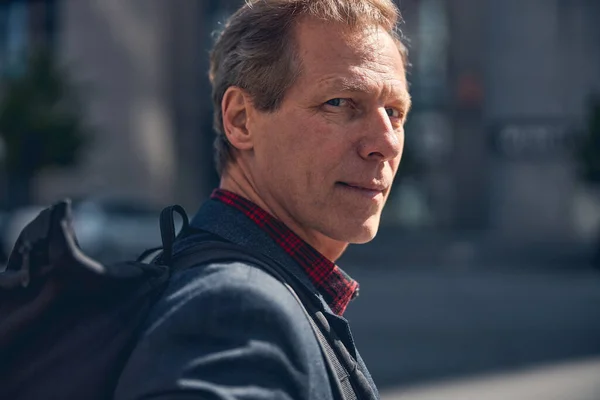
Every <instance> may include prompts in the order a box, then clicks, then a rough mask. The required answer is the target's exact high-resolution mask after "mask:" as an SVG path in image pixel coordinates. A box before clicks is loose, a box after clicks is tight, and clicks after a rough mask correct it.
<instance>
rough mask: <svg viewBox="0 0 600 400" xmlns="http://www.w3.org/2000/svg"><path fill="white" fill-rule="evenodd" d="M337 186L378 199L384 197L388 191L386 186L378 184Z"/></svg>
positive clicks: (339, 184) (343, 183)
mask: <svg viewBox="0 0 600 400" xmlns="http://www.w3.org/2000/svg"><path fill="white" fill-rule="evenodd" d="M337 185H338V186H340V187H341V188H343V189H346V190H351V191H353V192H355V193H358V194H361V195H363V196H367V197H371V198H377V197H379V195H381V196H383V193H384V192H385V191H386V190H387V187H386V186H384V185H377V184H361V183H349V182H337Z"/></svg>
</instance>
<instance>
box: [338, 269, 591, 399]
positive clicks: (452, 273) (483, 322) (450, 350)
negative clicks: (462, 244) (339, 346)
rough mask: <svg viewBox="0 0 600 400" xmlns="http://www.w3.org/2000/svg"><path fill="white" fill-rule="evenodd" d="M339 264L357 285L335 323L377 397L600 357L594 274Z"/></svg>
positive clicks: (557, 271)
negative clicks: (342, 326) (344, 324)
mask: <svg viewBox="0 0 600 400" xmlns="http://www.w3.org/2000/svg"><path fill="white" fill-rule="evenodd" d="M343 266H344V268H345V270H347V271H348V272H349V273H350V274H351V275H352V276H353V277H354V278H355V279H357V280H358V281H359V282H360V285H361V289H360V290H361V292H360V296H359V297H358V298H357V299H356V300H354V301H353V302H352V303H351V304H350V307H349V309H348V311H347V312H346V314H345V316H346V317H347V318H348V320H349V321H350V324H351V326H352V330H353V335H354V338H355V340H356V342H357V345H358V348H359V350H360V351H361V355H362V356H363V358H364V359H365V361H366V363H367V365H368V366H369V369H370V370H371V373H372V375H373V377H374V379H375V381H376V383H377V384H378V386H379V387H380V388H381V390H382V391H386V390H396V391H397V390H401V389H402V388H409V387H413V386H414V385H429V384H432V383H435V382H440V381H447V380H449V379H460V378H468V377H473V376H482V375H486V374H492V373H493V374H499V373H511V372H514V371H517V370H521V371H522V370H525V369H527V368H533V367H536V366H538V365H541V364H556V363H562V362H567V361H570V360H576V359H586V358H588V357H595V356H600V273H598V271H595V270H588V269H581V268H577V269H573V270H570V269H569V268H567V267H565V268H562V269H560V270H557V269H552V270H549V271H544V270H543V269H540V268H535V269H534V270H532V271H526V270H522V269H516V268H513V267H510V266H507V267H506V268H497V267H495V268H493V269H486V268H484V267H482V268H480V269H478V268H476V267H473V266H471V267H469V268H467V269H460V268H447V269H445V268H444V267H443V266H442V267H440V266H435V267H431V268H427V267H421V268H405V267H400V266H397V267H394V266H393V264H391V263H390V264H389V265H387V266H385V265H377V266H369V265H365V264H362V265H356V264H353V263H352V260H348V259H347V260H346V263H345V264H343ZM575 373H576V372H575ZM598 380H599V381H600V373H599V374H598ZM439 398H440V399H446V397H439ZM480 398H482V399H486V398H487V397H480ZM491 398H492V397H490V399H491ZM504 398H511V397H504ZM448 399H450V398H448ZM597 399H600V396H598V397H597ZM573 400H576V398H573Z"/></svg>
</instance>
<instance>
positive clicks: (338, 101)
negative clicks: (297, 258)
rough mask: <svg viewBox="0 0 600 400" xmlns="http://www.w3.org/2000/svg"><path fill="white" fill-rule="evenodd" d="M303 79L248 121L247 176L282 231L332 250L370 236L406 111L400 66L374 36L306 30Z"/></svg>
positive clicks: (300, 35) (320, 27) (373, 32)
mask: <svg viewBox="0 0 600 400" xmlns="http://www.w3.org/2000/svg"><path fill="white" fill-rule="evenodd" d="M296 40H297V44H298V47H297V51H298V54H299V56H300V59H301V71H302V72H301V74H300V77H299V78H298V79H297V81H296V83H295V84H294V85H293V87H291V88H290V89H289V90H288V91H287V93H286V95H285V98H284V100H283V103H282V104H281V107H280V108H279V109H278V110H277V111H275V112H267V113H262V112H258V111H256V110H254V111H252V112H251V114H252V115H251V117H250V118H249V125H248V128H249V130H250V131H251V132H252V135H253V137H254V140H253V150H254V152H253V157H252V162H251V168H250V173H251V175H252V180H253V182H254V184H255V185H256V188H255V189H256V191H257V192H258V193H260V195H261V198H262V199H263V200H264V201H265V202H266V203H267V204H269V206H270V208H271V209H273V210H274V211H275V214H276V216H278V217H280V219H282V220H284V221H285V222H286V223H287V224H288V225H291V226H290V228H292V229H293V230H296V231H297V233H300V232H298V231H301V232H303V233H305V235H304V236H307V235H308V236H315V237H317V239H319V238H323V236H324V237H325V238H326V239H327V238H329V239H333V240H334V241H338V242H346V243H364V242H367V241H369V240H371V239H372V238H373V237H374V236H375V234H376V233H377V229H378V226H379V220H380V216H381V211H382V209H383V206H384V204H385V202H386V200H387V198H388V196H389V193H390V189H391V186H392V181H393V179H394V176H395V174H396V171H397V169H398V164H399V163H400V158H401V156H402V149H403V145H404V130H403V124H404V121H405V117H406V113H407V112H408V108H409V107H410V98H409V94H408V92H407V84H406V77H405V70H404V66H403V62H402V58H401V56H400V53H399V51H398V48H397V46H396V44H395V43H394V40H393V39H392V37H391V36H390V35H389V34H388V33H386V32H385V31H384V30H383V29H378V28H376V27H372V28H368V29H364V30H362V29H361V30H359V31H357V32H348V31H346V30H344V29H342V28H341V27H340V26H337V25H335V24H324V23H322V22H317V21H313V20H307V21H303V22H302V23H300V24H299V25H298V27H297V30H296Z"/></svg>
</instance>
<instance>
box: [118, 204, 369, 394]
mask: <svg viewBox="0 0 600 400" xmlns="http://www.w3.org/2000/svg"><path fill="white" fill-rule="evenodd" d="M191 224H192V226H195V227H197V228H201V229H203V230H205V231H208V232H211V233H213V234H216V235H219V236H220V237H223V238H225V239H227V240H230V241H231V242H234V243H237V244H241V245H245V246H249V247H251V248H253V249H255V250H258V251H261V252H262V253H264V254H266V255H268V256H270V257H272V258H274V259H275V260H277V261H279V262H280V263H282V264H283V265H285V266H286V267H287V268H289V270H290V271H291V272H292V273H294V274H296V275H297V276H298V277H299V278H300V279H301V280H302V282H303V283H304V284H305V285H306V287H307V288H308V289H309V290H310V291H311V292H313V293H314V295H315V296H318V297H319V298H321V296H320V295H319V294H318V292H317V291H316V289H315V287H314V286H313V285H312V283H311V282H310V280H309V279H308V277H307V276H306V275H305V273H304V272H303V270H302V269H301V267H300V266H299V265H298V264H297V263H296V262H295V261H294V260H293V259H292V258H291V257H290V256H289V255H288V254H287V253H285V251H284V250H283V249H281V248H280V247H279V246H278V245H277V244H276V243H275V242H274V241H273V240H272V239H271V238H270V237H269V236H268V235H267V234H266V233H265V232H263V231H262V230H261V229H260V228H259V227H258V226H257V225H256V224H255V223H254V222H252V221H251V220H250V219H249V218H247V217H246V216H245V215H244V214H243V213H241V212H240V211H238V210H236V209H234V208H232V207H229V206H227V205H225V204H223V203H221V202H219V201H217V200H209V201H207V202H206V203H205V204H204V205H203V206H202V207H201V209H200V211H199V212H198V214H197V215H196V217H195V218H194V219H193V220H192V223H191ZM321 301H323V299H322V298H321ZM324 306H325V309H326V311H327V312H326V317H327V319H328V321H329V323H330V325H331V326H332V327H333V328H334V329H335V330H336V332H337V333H338V335H339V336H340V339H341V340H342V341H343V342H344V343H345V345H346V347H347V348H348V349H349V350H350V352H351V353H353V355H355V357H356V359H357V361H358V365H359V368H360V369H361V370H362V372H363V373H364V374H365V376H366V377H367V379H368V381H369V383H370V385H371V386H372V388H373V391H374V392H375V393H377V389H376V388H375V385H374V383H373V381H372V379H371V376H370V375H369V373H368V371H367V369H366V367H365V365H364V363H363V361H362V359H361V358H360V355H359V354H358V352H357V351H356V348H355V345H354V341H353V339H352V335H351V333H350V328H349V326H348V322H347V321H346V320H345V319H344V318H342V317H339V316H337V315H335V314H333V313H332V312H331V311H330V309H329V307H328V306H327V305H326V304H324ZM115 399H116V400H133V399H186V400H187V399H190V400H191V399H248V400H249V399H257V400H258V399H265V400H266V399H306V400H308V399H310V400H321V399H322V400H330V399H333V395H332V389H331V385H330V383H329V378H328V375H327V369H326V367H325V361H324V359H323V356H322V353H321V349H320V347H319V343H318V341H317V339H316V338H315V335H314V333H313V331H312V328H311V326H310V323H309V321H308V320H307V318H306V316H305V314H304V312H303V311H302V309H301V308H300V305H299V304H298V303H297V300H296V299H295V298H294V297H293V296H292V294H291V293H290V292H289V291H288V290H287V289H286V288H285V286H284V285H283V284H282V283H280V282H279V281H277V280H276V279H275V278H273V277H272V276H271V275H269V274H268V273H266V272H263V271H262V270H260V269H258V268H256V267H254V266H252V265H248V264H246V263H242V262H237V263H227V264H211V265H208V266H202V267H199V268H193V269H188V270H186V271H183V272H180V273H177V274H175V275H174V277H173V278H172V282H171V283H170V285H169V286H168V288H167V290H166V293H165V294H164V295H163V297H162V298H161V300H159V302H158V303H157V304H156V306H155V307H154V309H153V311H152V312H151V314H150V316H149V319H148V322H147V325H146V328H145V332H144V334H143V336H142V338H141V340H140V342H139V343H138V344H137V346H136V348H135V349H134V351H133V354H132V356H131V358H130V360H129V361H128V363H127V365H126V367H125V370H124V372H123V375H122V377H121V380H120V382H119V385H118V387H117V391H116V396H115Z"/></svg>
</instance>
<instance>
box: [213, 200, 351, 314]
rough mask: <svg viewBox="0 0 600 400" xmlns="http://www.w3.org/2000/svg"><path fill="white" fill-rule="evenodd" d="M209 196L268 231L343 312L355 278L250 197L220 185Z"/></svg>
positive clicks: (324, 294)
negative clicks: (247, 197) (249, 198)
mask: <svg viewBox="0 0 600 400" xmlns="http://www.w3.org/2000/svg"><path fill="white" fill-rule="evenodd" d="M211 198H212V199H215V200H219V201H222V202H223V203H225V204H227V205H229V206H232V207H234V208H236V209H238V210H240V211H241V212H243V213H244V214H245V215H246V216H247V217H248V218H250V219H251V220H252V221H254V222H255V223H256V224H257V225H258V226H259V227H260V228H261V229H263V230H264V231H265V232H266V233H268V234H269V236H271V237H272V238H273V240H275V242H276V243H277V244H278V245H279V246H281V248H282V249H284V250H285V251H286V253H288V254H289V255H290V256H292V258H294V260H296V262H297V263H298V264H300V266H302V268H303V269H304V271H305V272H306V274H307V275H308V277H309V279H310V280H311V282H312V283H313V285H315V287H316V288H317V290H319V292H320V293H321V294H322V295H323V297H324V299H325V301H326V302H327V303H328V304H329V307H331V310H332V311H333V312H334V313H336V314H338V315H342V314H343V313H344V311H345V310H346V307H347V306H348V303H350V300H352V299H353V298H354V297H356V295H357V294H358V282H356V281H355V280H353V279H352V278H350V276H348V275H347V274H346V273H345V272H344V271H342V270H341V269H340V268H339V267H338V266H337V265H335V264H334V263H333V262H331V261H330V260H328V259H327V258H326V257H325V256H323V255H322V254H321V253H319V252H318V251H317V250H315V248H314V247H312V246H311V245H309V244H308V243H306V242H305V241H304V240H302V239H301V238H300V237H299V236H298V235H296V234H295V233H294V232H292V231H291V230H290V229H289V228H288V227H287V226H285V225H284V224H283V222H281V221H279V220H278V219H276V218H275V217H273V216H272V215H271V214H269V213H267V212H266V211H265V210H263V209H262V208H260V207H259V206H257V205H256V204H254V203H252V202H251V201H249V200H247V199H245V198H243V197H241V196H239V195H237V194H235V193H232V192H229V191H226V190H222V189H216V190H215V191H214V192H213V193H212V195H211Z"/></svg>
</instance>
